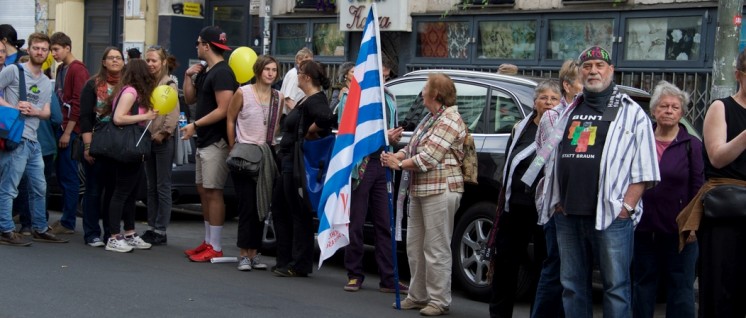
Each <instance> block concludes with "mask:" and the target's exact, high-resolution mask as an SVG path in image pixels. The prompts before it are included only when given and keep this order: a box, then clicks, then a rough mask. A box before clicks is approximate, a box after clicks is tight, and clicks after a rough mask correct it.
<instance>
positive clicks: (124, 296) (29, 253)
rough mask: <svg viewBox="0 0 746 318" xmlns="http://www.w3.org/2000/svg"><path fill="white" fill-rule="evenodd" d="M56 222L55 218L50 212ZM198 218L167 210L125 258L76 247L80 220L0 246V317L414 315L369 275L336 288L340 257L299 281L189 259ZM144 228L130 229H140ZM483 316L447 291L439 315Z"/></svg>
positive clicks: (482, 310) (520, 310) (483, 308)
mask: <svg viewBox="0 0 746 318" xmlns="http://www.w3.org/2000/svg"><path fill="white" fill-rule="evenodd" d="M57 219H59V213H52V214H51V215H50V220H51V221H56V220H57ZM200 219H201V218H199V217H195V216H185V215H180V214H175V215H174V220H172V223H171V226H170V227H169V231H168V240H169V244H168V245H167V246H156V247H153V249H151V250H146V251H134V252H132V253H124V254H122V253H115V252H108V251H105V250H104V249H103V248H93V247H89V246H87V245H84V244H83V238H82V226H81V220H80V219H78V228H77V229H76V234H73V235H67V237H68V238H70V239H71V242H70V243H68V244H50V243H38V242H35V243H34V244H33V245H32V246H31V247H10V246H0V268H2V275H0V290H2V292H0V317H103V316H123V317H204V316H211V317H304V318H308V317H419V313H418V312H417V311H397V310H394V309H392V308H391V304H392V303H393V302H394V300H395V298H394V295H393V294H383V293H380V292H378V290H377V286H378V277H377V275H375V274H373V273H368V275H367V276H368V277H367V278H366V283H365V284H364V285H363V289H362V290H360V291H358V292H355V293H350V292H345V291H344V290H343V289H342V287H343V285H344V284H345V283H346V275H345V271H344V269H343V266H342V265H341V261H340V259H341V257H339V255H340V254H341V252H340V253H338V255H337V256H335V258H333V259H332V261H331V262H328V263H325V264H324V267H323V268H321V269H320V270H317V271H315V272H314V273H313V274H312V276H311V277H309V278H280V277H275V276H273V275H272V274H271V273H270V272H268V271H258V270H255V271H252V272H239V271H238V270H236V268H235V266H236V265H237V264H236V263H222V264H210V263H192V262H189V261H188V259H187V258H186V257H185V256H184V254H183V252H182V251H183V250H184V249H187V248H192V247H194V246H196V245H197V244H199V242H200V241H201V240H202V229H203V225H202V222H201V221H200ZM50 223H51V222H50ZM146 227H147V226H146V225H145V224H143V223H142V222H138V223H137V229H138V232H140V233H142V231H143V230H144V229H146ZM236 227H237V224H236V221H235V220H230V221H228V222H227V223H226V227H225V230H224V232H223V242H224V251H225V256H237V255H238V248H237V247H236V246H235V240H236ZM369 254H370V253H369ZM369 254H366V259H372V255H369ZM262 259H263V261H264V262H265V263H266V264H268V265H269V266H272V265H274V263H275V262H274V258H272V257H269V256H262ZM403 276H408V275H403ZM402 299H403V298H402ZM488 315H489V314H488V307H487V304H485V303H480V302H475V301H471V300H468V299H466V298H465V297H464V296H463V295H462V294H460V293H459V292H458V291H454V295H453V303H452V306H451V312H450V315H449V316H451V317H487V316H488ZM527 316H528V304H519V306H517V308H516V312H515V317H527Z"/></svg>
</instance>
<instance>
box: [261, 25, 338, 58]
mask: <svg viewBox="0 0 746 318" xmlns="http://www.w3.org/2000/svg"><path fill="white" fill-rule="evenodd" d="M288 24H303V25H305V29H306V36H305V39H304V41H303V46H301V47H298V49H297V50H295V51H293V52H283V53H282V54H280V53H278V52H277V45H278V40H277V35H278V34H279V32H278V31H279V30H280V29H281V28H282V26H283V25H288ZM319 24H329V25H331V26H332V27H334V26H338V21H337V20H335V19H334V18H315V19H309V18H307V17H306V18H283V19H280V18H277V19H274V20H273V21H272V42H271V43H272V48H271V49H272V51H271V52H272V55H273V56H274V57H275V58H277V59H278V60H279V61H282V62H287V61H294V60H295V53H296V52H298V50H300V49H301V48H302V47H307V48H309V49H311V50H312V51H313V54H314V60H317V61H320V62H325V63H330V62H332V63H337V62H344V61H345V59H346V58H347V55H348V54H349V50H348V48H349V46H348V45H347V44H348V43H349V34H348V33H349V32H341V36H342V39H341V40H342V43H343V44H342V45H341V46H342V47H343V48H344V50H345V51H344V52H343V54H342V55H319V52H316V51H314V43H313V41H314V29H315V26H316V25H319Z"/></svg>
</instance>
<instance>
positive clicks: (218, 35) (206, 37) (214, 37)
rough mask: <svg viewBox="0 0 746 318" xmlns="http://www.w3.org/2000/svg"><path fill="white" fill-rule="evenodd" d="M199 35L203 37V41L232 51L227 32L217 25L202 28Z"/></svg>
mask: <svg viewBox="0 0 746 318" xmlns="http://www.w3.org/2000/svg"><path fill="white" fill-rule="evenodd" d="M199 37H200V38H202V41H203V42H208V43H210V44H212V45H214V46H215V47H217V48H219V49H222V50H226V51H230V50H231V48H230V47H228V38H227V37H226V35H225V32H223V30H220V28H219V27H217V26H208V27H205V28H203V29H202V31H200V32H199Z"/></svg>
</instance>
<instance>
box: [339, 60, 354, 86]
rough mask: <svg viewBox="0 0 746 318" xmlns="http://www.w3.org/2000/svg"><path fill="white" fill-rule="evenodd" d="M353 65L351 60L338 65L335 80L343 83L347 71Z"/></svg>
mask: <svg viewBox="0 0 746 318" xmlns="http://www.w3.org/2000/svg"><path fill="white" fill-rule="evenodd" d="M353 67H355V63H353V62H344V63H342V65H340V66H339V70H337V82H338V83H344V82H345V81H346V80H347V72H349V71H350V69H351V68H353Z"/></svg>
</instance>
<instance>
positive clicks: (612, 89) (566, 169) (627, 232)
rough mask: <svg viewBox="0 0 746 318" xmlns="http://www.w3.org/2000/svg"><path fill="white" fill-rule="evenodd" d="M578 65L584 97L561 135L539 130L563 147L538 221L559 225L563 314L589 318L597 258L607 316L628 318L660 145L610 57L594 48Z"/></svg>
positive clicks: (564, 117) (566, 114)
mask: <svg viewBox="0 0 746 318" xmlns="http://www.w3.org/2000/svg"><path fill="white" fill-rule="evenodd" d="M578 60H579V64H580V69H579V74H580V77H581V80H582V82H583V94H582V95H580V96H578V97H577V98H576V99H575V101H574V102H573V104H571V105H569V106H567V107H566V108H564V109H562V110H561V113H560V114H559V115H558V116H559V117H558V120H557V121H556V122H555V124H554V125H558V126H559V127H563V128H564V130H563V133H562V134H561V135H557V133H556V132H553V131H543V130H542V128H540V131H539V132H538V134H539V135H540V136H549V137H547V139H546V140H548V141H547V143H548V144H551V143H554V144H555V145H557V146H558V147H556V148H555V150H554V154H555V156H556V157H555V159H554V160H555V161H556V163H555V166H554V168H552V167H551V163H548V164H547V165H548V168H547V169H545V170H544V172H545V178H544V182H545V183H546V182H548V183H546V184H548V185H550V187H551V188H546V187H545V188H544V189H546V190H547V192H546V193H547V194H546V195H545V198H544V202H542V206H541V209H542V212H543V213H542V214H541V215H542V219H541V220H540V223H542V222H546V221H548V218H547V217H553V218H554V222H555V225H556V228H557V245H558V247H559V251H560V263H561V265H560V281H561V282H562V287H563V288H564V292H563V293H562V300H563V305H564V309H565V316H567V317H592V311H593V310H592V309H593V302H592V295H591V276H592V275H591V272H592V269H593V266H594V260H598V264H599V269H600V273H601V278H602V280H603V281H604V317H631V316H632V303H631V301H632V297H631V291H632V284H631V279H630V266H631V263H632V249H633V235H634V225H635V223H636V222H637V221H638V220H639V217H640V216H641V215H642V210H641V205H640V204H638V203H639V201H640V197H641V196H642V193H643V191H644V190H645V188H649V187H652V186H653V185H654V184H655V183H656V182H657V181H658V180H660V173H659V171H658V165H657V161H656V160H655V140H654V137H653V131H652V126H651V124H650V120H649V118H648V116H647V115H646V114H645V112H644V111H643V110H642V108H641V107H640V106H639V105H637V104H636V103H635V102H634V101H633V100H632V99H631V98H630V97H629V96H628V95H627V94H624V93H622V92H620V90H619V88H618V87H617V86H616V85H615V84H614V81H613V78H614V67H613V65H612V58H611V54H610V53H609V52H608V51H606V50H605V49H603V48H601V47H598V46H593V47H590V48H588V49H586V50H585V51H583V53H581V54H580V56H579V57H578ZM545 118H546V116H545ZM543 121H544V120H542V122H543ZM542 127H543V126H542ZM547 128H548V127H547ZM551 129H554V128H553V127H552V128H551ZM548 134H551V135H548ZM543 147H544V148H546V149H551V148H549V146H546V145H545V146H543ZM539 153H541V149H539V150H537V154H539ZM545 203H546V204H545ZM547 212H549V213H547ZM552 215H553V216H552Z"/></svg>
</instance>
